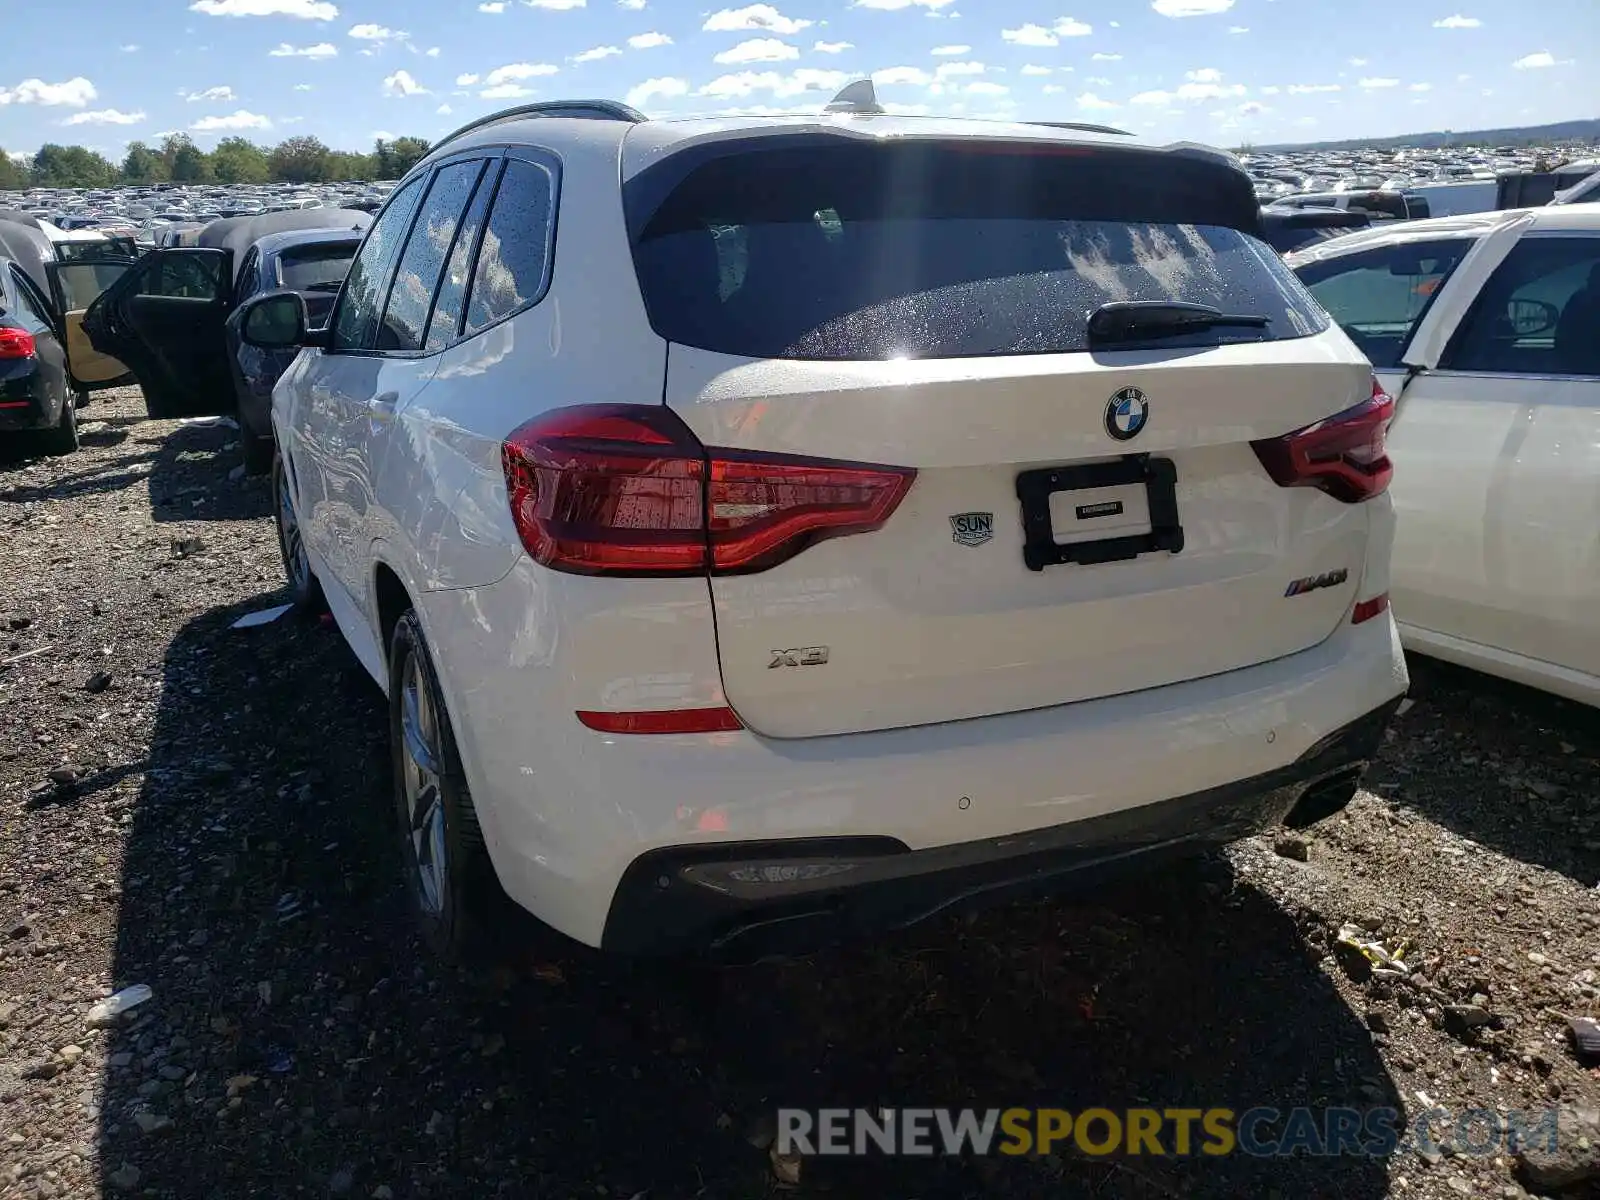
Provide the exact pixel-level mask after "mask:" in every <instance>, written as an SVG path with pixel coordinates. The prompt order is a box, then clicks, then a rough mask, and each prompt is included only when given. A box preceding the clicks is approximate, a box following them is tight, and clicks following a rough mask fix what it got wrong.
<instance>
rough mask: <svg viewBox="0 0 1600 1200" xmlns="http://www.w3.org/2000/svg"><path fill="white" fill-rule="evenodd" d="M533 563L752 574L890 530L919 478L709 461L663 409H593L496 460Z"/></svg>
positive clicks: (752, 456)
mask: <svg viewBox="0 0 1600 1200" xmlns="http://www.w3.org/2000/svg"><path fill="white" fill-rule="evenodd" d="M500 457H501V465H502V467H503V469H504V471H505V477H506V494H507V498H508V499H509V501H510V504H511V519H512V521H513V523H514V524H515V525H516V527H517V534H518V536H519V537H520V538H521V539H522V544H523V546H524V547H525V548H526V549H527V551H528V554H529V555H530V556H531V557H532V558H533V559H534V560H535V561H536V562H539V563H543V564H544V565H545V566H547V567H551V568H553V569H554V570H557V571H570V572H572V573H574V574H579V575H635V576H637V575H655V576H661V575H703V574H706V573H708V572H709V573H711V574H724V575H731V574H744V573H748V572H752V571H762V570H766V569H767V568H768V567H772V566H775V565H777V564H778V563H780V562H783V561H784V560H785V559H788V558H792V557H794V555H796V554H798V553H800V551H802V550H804V549H805V548H806V547H807V546H810V545H812V544H814V543H816V542H819V541H821V540H823V539H824V538H830V537H842V536H845V535H847V534H854V533H867V532H870V531H871V530H874V529H877V528H879V527H880V526H882V525H883V523H884V522H885V521H887V520H888V519H889V516H890V514H892V513H893V512H894V510H895V508H896V507H897V506H898V505H899V503H900V501H901V500H902V499H903V498H904V497H905V494H906V492H907V490H908V489H909V488H910V487H911V482H912V480H913V479H915V478H916V472H915V471H913V470H909V469H906V468H902V467H883V466H876V465H873V464H868V463H847V462H834V461H832V460H829V459H818V458H805V457H802V456H798V455H778V454H763V453H757V452H753V451H744V450H718V449H707V448H706V447H704V446H702V445H701V444H700V442H699V441H698V440H697V439H696V438H695V436H694V434H693V433H692V432H690V430H689V428H688V426H686V425H685V424H684V423H683V421H682V420H680V419H679V418H678V416H677V415H676V414H675V413H673V412H672V410H671V409H669V408H665V407H663V406H662V405H659V404H656V405H644V404H639V405H628V404H589V405H580V406H577V407H574V408H563V409H556V410H554V411H552V412H548V413H546V414H545V415H544V416H542V417H539V418H537V419H535V420H533V421H530V422H528V423H527V424H526V425H523V426H521V427H520V428H519V429H517V430H516V431H515V432H513V433H512V435H511V436H510V437H509V438H507V439H506V441H505V444H504V445H503V446H502V448H501V456H500Z"/></svg>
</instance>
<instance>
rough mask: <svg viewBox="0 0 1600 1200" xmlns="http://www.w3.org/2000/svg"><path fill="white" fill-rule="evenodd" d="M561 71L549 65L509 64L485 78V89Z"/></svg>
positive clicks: (459, 81)
mask: <svg viewBox="0 0 1600 1200" xmlns="http://www.w3.org/2000/svg"><path fill="white" fill-rule="evenodd" d="M560 70H561V68H560V67H555V66H551V65H550V64H549V63H507V64H506V65H505V66H503V67H496V68H495V69H494V70H492V71H490V72H489V73H488V74H487V75H485V76H484V77H483V82H484V86H485V87H498V86H499V85H500V84H502V83H515V82H517V81H518V80H522V79H536V78H538V77H539V76H541V75H554V74H556V73H557V72H558V71H560ZM462 78H463V79H464V78H466V76H462ZM456 82H457V83H461V80H460V79H457V80H456ZM462 86H466V85H465V84H463V85H462Z"/></svg>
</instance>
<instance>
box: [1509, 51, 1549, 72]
mask: <svg viewBox="0 0 1600 1200" xmlns="http://www.w3.org/2000/svg"><path fill="white" fill-rule="evenodd" d="M1511 65H1512V66H1513V67H1515V68H1516V69H1517V70H1519V71H1537V70H1540V69H1542V68H1544V67H1553V66H1555V65H1556V56H1555V55H1553V54H1551V53H1550V51H1548V50H1540V51H1538V52H1537V53H1534V54H1525V55H1523V56H1522V57H1521V58H1519V59H1517V61H1516V62H1514V63H1512V64H1511Z"/></svg>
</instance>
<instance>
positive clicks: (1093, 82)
mask: <svg viewBox="0 0 1600 1200" xmlns="http://www.w3.org/2000/svg"><path fill="white" fill-rule="evenodd" d="M1067 70H1069V71H1070V70H1072V68H1071V67H1068V68H1067ZM1084 82H1085V83H1087V84H1088V85H1089V86H1090V87H1110V86H1111V80H1109V79H1107V78H1106V77H1105V76H1104V75H1091V76H1089V78H1087V79H1085V80H1084Z"/></svg>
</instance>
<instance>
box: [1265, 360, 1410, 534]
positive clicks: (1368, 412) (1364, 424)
mask: <svg viewBox="0 0 1600 1200" xmlns="http://www.w3.org/2000/svg"><path fill="white" fill-rule="evenodd" d="M1392 420H1394V400H1393V399H1392V398H1391V397H1390V395H1389V393H1387V392H1385V391H1384V390H1383V387H1382V386H1381V385H1380V384H1379V383H1378V381H1377V380H1376V379H1374V380H1373V381H1372V396H1371V398H1370V399H1367V400H1363V401H1362V402H1361V403H1360V404H1358V405H1356V406H1355V407H1354V408H1347V409H1345V410H1344V411H1343V412H1341V413H1336V414H1335V415H1334V416H1331V417H1329V418H1328V419H1327V420H1325V421H1318V422H1317V423H1316V424H1315V425H1307V426H1306V427H1305V428H1304V429H1297V430H1295V431H1294V432H1293V433H1286V434H1284V435H1283V436H1282V437H1277V438H1266V439H1264V440H1262V441H1258V442H1251V443H1250V445H1251V446H1252V447H1253V448H1254V449H1255V452H1256V457H1257V458H1259V459H1260V460H1261V465H1262V466H1263V467H1265V468H1266V469H1267V474H1269V475H1271V476H1272V478H1273V480H1274V482H1276V483H1277V484H1278V485H1279V486H1281V487H1314V488H1320V489H1322V490H1323V491H1324V492H1327V493H1328V495H1330V496H1332V497H1333V498H1334V499H1335V500H1343V501H1344V502H1345V503H1346V504H1355V503H1358V502H1359V501H1362V500H1370V499H1371V498H1372V497H1374V496H1376V495H1378V494H1379V493H1380V492H1382V491H1383V490H1384V489H1385V488H1387V487H1388V486H1389V480H1390V479H1392V478H1393V477H1394V464H1393V463H1391V462H1390V461H1389V453H1388V435H1389V422H1390V421H1392Z"/></svg>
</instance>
